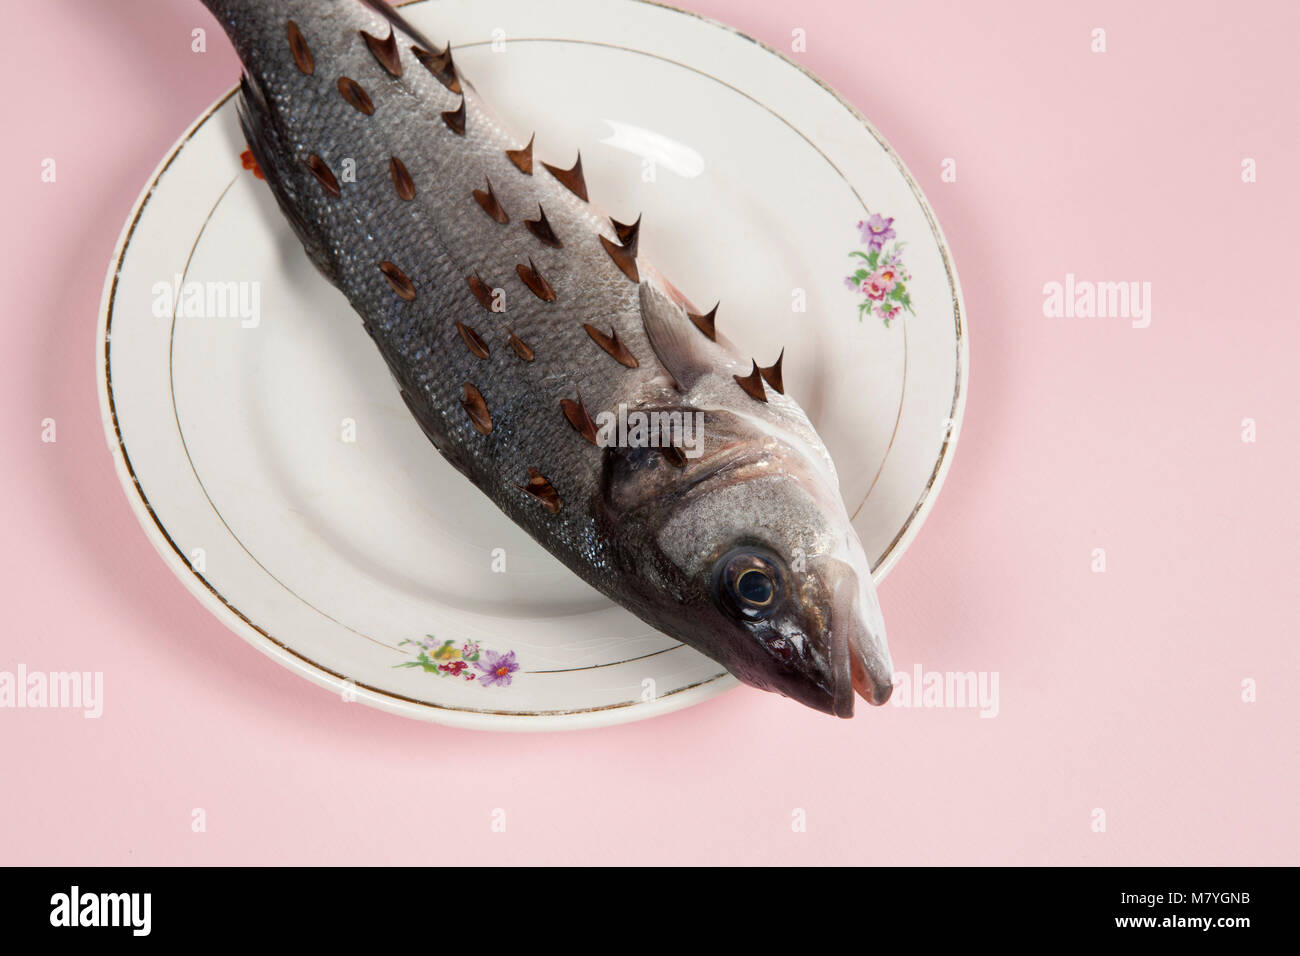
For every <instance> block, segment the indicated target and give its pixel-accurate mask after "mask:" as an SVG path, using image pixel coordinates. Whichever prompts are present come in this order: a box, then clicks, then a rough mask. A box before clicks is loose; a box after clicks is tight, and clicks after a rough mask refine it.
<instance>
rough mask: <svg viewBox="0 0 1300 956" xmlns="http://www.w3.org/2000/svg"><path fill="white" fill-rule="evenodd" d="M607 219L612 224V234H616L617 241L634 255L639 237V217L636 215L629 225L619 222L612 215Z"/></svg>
mask: <svg viewBox="0 0 1300 956" xmlns="http://www.w3.org/2000/svg"><path fill="white" fill-rule="evenodd" d="M609 221H610V222H611V223H613V224H614V234H615V235H617V236H618V241H619V242H620V243H622V244H623V246H624V247H625V248H626V249H627V250H628V251H630V252H631V253H632V255H634V256H635V255H636V244H637V241H638V240H639V239H640V238H641V217H640V216H637V217H636V222H634V223H632V224H631V225H628V224H627V223H622V222H619V221H618V220H617V219H615V218H614V217H613V216H611V217H610V219H609Z"/></svg>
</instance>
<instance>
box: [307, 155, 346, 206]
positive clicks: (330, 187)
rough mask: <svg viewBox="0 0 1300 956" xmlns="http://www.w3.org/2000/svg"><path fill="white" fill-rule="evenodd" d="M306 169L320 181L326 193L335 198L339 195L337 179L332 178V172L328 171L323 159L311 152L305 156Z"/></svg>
mask: <svg viewBox="0 0 1300 956" xmlns="http://www.w3.org/2000/svg"><path fill="white" fill-rule="evenodd" d="M307 169H308V170H310V171H311V174H312V175H313V176H315V177H316V182H318V183H320V184H321V186H323V187H324V189H325V191H326V192H327V193H329V194H330V195H331V196H333V197H334V198H335V199H338V198H339V196H340V195H341V192H340V190H339V181H338V180H337V179H335V178H334V174H333V173H332V172H330V168H329V166H327V165H326V164H325V160H323V159H321V158H320V157H319V156H317V155H316V154H315V153H312V154H311V155H310V156H308V157H307Z"/></svg>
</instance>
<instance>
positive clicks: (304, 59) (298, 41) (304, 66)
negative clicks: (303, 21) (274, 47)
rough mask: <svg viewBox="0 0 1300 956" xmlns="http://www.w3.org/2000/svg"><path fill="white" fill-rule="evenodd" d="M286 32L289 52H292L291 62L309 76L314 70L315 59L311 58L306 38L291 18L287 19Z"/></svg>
mask: <svg viewBox="0 0 1300 956" xmlns="http://www.w3.org/2000/svg"><path fill="white" fill-rule="evenodd" d="M288 33H289V52H290V53H292V54H293V62H294V63H296V64H298V69H300V70H302V71H303V72H304V73H306V74H307V75H308V76H311V75H312V73H314V72H315V70H316V61H315V59H313V58H312V55H311V47H309V46H308V45H307V38H306V37H304V36H303V35H302V31H301V30H299V29H298V24H296V23H294V22H293V21H292V20H290V21H289V28H288Z"/></svg>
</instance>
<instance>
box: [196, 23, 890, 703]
mask: <svg viewBox="0 0 1300 956" xmlns="http://www.w3.org/2000/svg"><path fill="white" fill-rule="evenodd" d="M204 3H205V5H206V6H208V8H209V9H210V10H211V11H212V12H213V13H214V14H215V15H216V16H217V18H218V20H219V21H220V22H221V24H222V26H223V28H224V29H225V30H226V32H227V33H228V35H229V36H230V37H231V40H232V41H233V43H234V45H235V48H236V51H237V53H238V54H239V57H240V60H241V62H242V64H243V67H244V73H245V77H244V80H243V83H242V93H241V102H240V118H241V123H242V125H243V127H244V132H245V134H246V136H247V137H248V140H249V146H250V149H251V150H252V152H253V154H254V157H255V158H256V160H257V163H258V165H259V166H260V168H261V171H262V172H263V173H264V175H265V177H266V179H267V182H268V184H269V185H270V186H271V188H272V191H273V193H274V194H275V197H276V199H277V201H278V203H279V205H280V207H281V209H282V211H283V212H284V213H285V215H286V217H287V218H288V220H289V222H290V224H291V225H292V226H293V228H294V230H295V232H296V233H297V235H298V237H299V239H300V240H301V241H302V243H303V246H304V248H305V250H306V251H307V253H308V255H309V256H310V257H311V259H312V261H313V262H314V263H315V264H316V265H317V267H318V268H319V269H320V270H321V272H322V273H324V275H325V276H326V277H327V278H328V279H329V280H330V281H331V282H333V283H334V284H335V285H336V286H337V287H338V288H339V289H340V290H341V291H342V292H343V293H344V294H345V295H346V297H347V298H348V300H349V302H350V303H351V304H352V306H353V307H354V308H355V310H356V311H357V312H358V314H359V315H360V316H361V318H362V320H363V322H364V324H365V327H366V330H367V331H368V333H369V334H370V336H371V338H372V339H373V340H374V341H375V344H376V345H377V346H378V348H379V350H380V352H381V354H382V355H383V357H384V359H385V361H386V362H387V364H388V366H389V368H390V370H391V371H392V373H393V377H394V378H395V380H396V382H397V385H398V387H399V388H400V390H401V393H402V397H403V399H404V400H405V402H406V404H407V406H408V407H409V408H410V410H411V412H412V414H413V415H414V416H415V418H416V419H417V421H418V422H419V423H420V425H421V427H422V429H423V430H424V432H425V433H426V435H427V436H428V437H429V438H430V440H431V441H432V442H433V443H434V445H435V446H436V447H437V448H438V450H439V451H440V452H441V453H442V454H443V455H444V456H445V457H446V458H447V459H448V460H449V461H451V462H452V464H453V465H455V466H456V467H457V468H458V469H459V470H460V471H462V472H463V473H464V474H465V475H466V476H467V477H468V478H469V479H470V480H471V481H473V482H474V483H475V484H476V485H477V486H478V487H479V488H480V489H482V490H483V491H484V492H485V493H486V494H487V495H488V496H489V497H490V498H491V499H492V500H493V501H494V502H495V503H496V504H497V505H498V507H500V508H501V509H502V510H503V511H504V512H505V513H506V514H507V515H508V516H509V517H510V518H511V519H512V520H514V521H515V522H516V523H517V524H519V525H520V526H521V527H523V528H524V529H525V530H527V531H528V532H529V533H530V534H531V535H532V536H533V537H535V538H536V539H537V540H538V541H540V542H541V543H542V544H543V545H544V546H545V547H547V549H548V550H550V551H551V553H552V554H554V555H556V556H557V557H558V558H559V559H560V560H561V561H563V562H564V563H565V564H566V565H568V566H569V567H570V568H571V569H573V570H574V571H575V572H577V573H578V574H579V575H580V576H582V577H583V578H584V579H585V580H587V581H588V582H589V583H591V584H593V585H594V586H596V587H597V588H598V589H600V590H601V591H602V592H604V593H605V594H607V595H609V596H610V597H611V598H613V599H615V600H616V601H618V602H619V603H621V604H623V605H624V606H625V607H628V608H629V609H630V610H632V611H633V612H634V613H636V614H638V615H640V616H641V617H642V618H643V619H644V620H646V621H647V622H649V623H651V624H652V625H654V626H656V627H659V628H660V629H662V630H664V631H666V632H667V633H670V634H673V635H674V636H677V637H679V638H680V639H682V640H683V641H686V642H687V643H690V644H693V645H694V646H696V647H698V648H700V649H701V650H703V651H704V652H705V653H708V654H710V655H711V656H713V657H714V658H715V659H717V660H719V661H721V662H722V663H724V664H725V665H726V666H727V667H728V668H729V669H730V670H732V672H733V673H735V674H736V675H737V676H739V677H741V679H743V680H746V681H748V682H749V683H752V684H754V685H756V686H759V687H763V688H765V689H770V690H777V691H780V692H782V693H786V694H788V695H790V696H794V697H796V698H798V699H800V700H803V702H805V703H808V704H810V705H811V706H815V707H818V708H819V709H823V710H827V711H830V712H834V713H839V714H841V715H847V714H851V713H852V698H853V687H855V686H856V687H858V689H859V692H860V693H862V694H863V695H864V696H866V697H867V698H868V699H870V700H872V701H873V702H880V699H883V697H882V695H883V696H887V695H888V694H887V689H888V686H889V674H888V673H887V672H886V671H885V669H884V668H885V663H887V660H888V652H887V650H886V649H883V648H884V645H883V629H882V628H880V627H878V626H877V625H876V623H875V621H874V620H873V621H871V622H870V624H869V626H868V624H863V623H862V621H863V620H864V619H865V618H870V617H872V615H874V617H875V618H877V619H878V617H879V611H878V605H876V602H875V595H874V591H873V590H872V589H871V582H870V572H869V568H867V566H866V559H865V556H864V555H862V554H861V546H860V544H859V543H858V542H857V537H856V535H855V534H854V533H853V531H852V528H851V527H850V526H849V523H848V518H847V515H846V514H845V513H844V508H843V503H842V501H841V500H840V498H839V494H838V487H837V482H836V478H835V475H834V468H833V465H832V464H831V462H830V458H829V455H827V453H826V451H825V448H824V446H823V445H822V444H821V441H820V439H819V438H818V437H817V435H816V433H815V431H814V430H813V429H812V426H811V425H810V424H809V423H808V421H807V418H806V416H804V414H803V412H802V411H801V410H800V409H799V407H798V405H797V404H796V403H795V402H794V401H793V400H792V399H790V398H789V397H788V396H785V395H784V388H783V384H782V381H781V374H780V364H781V363H780V360H779V359H778V360H777V362H776V363H775V364H774V365H773V366H762V367H760V366H759V364H758V363H757V362H755V361H751V360H745V361H743V362H742V361H741V359H740V358H739V353H737V352H735V351H734V349H733V348H732V347H731V346H730V343H728V342H727V341H726V340H725V338H723V337H721V336H715V334H714V329H713V324H712V322H713V313H709V314H708V316H700V315H698V314H694V312H693V307H692V306H690V305H689V303H688V302H687V301H686V300H685V298H684V297H683V296H682V295H681V294H680V293H678V292H677V291H676V290H675V289H674V288H673V287H672V286H671V284H669V283H668V282H667V281H666V280H665V279H664V278H663V277H662V276H661V275H660V274H659V273H658V272H657V271H656V270H655V269H654V267H653V265H651V264H650V263H649V261H647V259H646V258H645V257H644V256H643V255H641V254H640V241H639V240H640V218H639V217H637V218H635V219H631V220H630V221H628V222H620V221H616V220H612V219H610V218H609V217H608V216H607V215H605V214H604V213H603V212H602V211H601V210H600V209H599V208H598V206H597V205H596V204H595V203H594V202H592V201H589V200H588V198H587V197H586V186H585V181H584V179H583V177H582V174H581V162H582V159H581V157H580V156H579V155H578V154H577V153H576V151H574V150H572V149H571V148H569V147H563V146H562V145H560V144H549V143H547V142H545V140H544V139H542V140H541V141H535V140H534V139H528V138H525V137H521V136H519V135H518V134H517V133H515V132H512V131H508V130H506V129H504V128H503V127H502V126H501V125H500V124H499V123H498V122H497V121H496V120H495V119H494V118H493V117H492V115H491V113H490V111H489V110H488V108H487V107H486V105H485V104H484V103H483V102H482V101H481V99H480V98H479V96H478V94H477V92H476V91H475V89H474V87H473V85H472V83H471V82H470V81H469V79H468V78H466V77H465V76H464V75H463V74H462V73H461V72H460V70H459V68H457V67H455V66H454V65H452V64H453V53H452V51H451V47H450V45H447V46H446V47H445V48H442V47H438V46H436V45H434V44H433V43H432V42H431V41H429V40H428V39H427V38H425V37H424V36H423V35H421V34H420V33H419V32H418V31H416V30H414V29H413V28H411V27H410V26H409V25H408V24H406V23H405V21H403V20H402V18H401V17H400V15H399V14H397V13H396V12H394V11H393V10H392V9H391V8H389V7H387V5H386V4H383V3H381V2H379V0H269V2H259V0H204ZM457 90H458V91H459V92H457ZM526 144H527V145H526ZM556 154H560V157H559V158H557V156H556ZM529 160H531V170H530V171H527V167H528V165H529ZM521 167H524V168H521ZM543 217H544V220H545V222H546V223H548V224H549V229H550V233H553V235H554V236H555V237H556V238H557V239H558V246H557V244H556V243H554V242H548V241H546V240H547V239H548V238H549V237H550V233H547V232H546V230H545V229H544V228H542V227H539V226H538V225H537V223H539V222H540V221H541V220H542V219H543ZM503 220H504V221H503ZM529 221H532V223H533V225H532V226H530V225H529ZM521 270H522V272H521ZM494 300H500V301H501V303H502V305H503V306H504V307H503V308H502V309H501V310H500V311H497V310H496V309H494V308H490V307H488V306H489V305H491V304H492V301H494ZM688 309H690V310H692V311H691V313H690V314H688V311H687V310H688ZM512 337H513V338H512ZM715 338H716V341H715ZM485 351H486V355H484V352H485ZM521 352H522V353H523V356H521ZM524 356H531V361H530V360H526V358H525V357H524ZM620 406H621V407H623V408H629V409H634V410H657V411H669V412H675V413H678V414H682V413H696V412H698V413H699V414H700V415H701V416H705V421H707V422H708V424H709V429H708V433H707V435H706V437H705V441H704V443H703V446H702V448H701V449H699V450H698V451H699V452H700V456H699V458H698V460H696V459H695V458H694V457H693V456H691V457H688V454H687V452H684V451H683V450H682V449H675V450H672V451H665V452H660V451H659V450H657V449H646V448H643V447H612V446H610V445H609V443H608V442H601V443H600V444H597V443H594V442H593V441H592V440H591V435H590V434H587V435H585V436H584V434H583V428H584V426H585V419H584V417H583V413H584V412H585V413H587V414H589V415H590V416H598V415H599V414H600V413H601V412H604V411H612V410H614V409H616V408H619V407H620ZM587 431H588V432H589V431H590V429H587ZM773 482H775V483H776V488H777V489H778V491H777V492H774V491H773V488H772V483H773ZM736 489H740V491H742V492H744V494H743V495H742V496H741V497H740V498H739V499H737V500H736V501H734V502H732V501H731V498H732V497H733V496H734V495H735V494H736ZM723 500H726V501H728V502H730V504H729V505H728V507H727V509H725V510H721V511H720V510H719V509H718V502H721V501H723ZM759 502H761V503H762V507H761V510H762V512H763V513H762V514H755V513H753V511H754V509H755V508H756V507H757V504H758V503H759ZM810 502H812V503H810ZM747 510H748V511H750V512H751V513H750V514H749V515H748V517H745V518H743V519H738V518H737V517H736V515H737V514H738V513H744V512H746V511H747ZM688 514H695V515H697V517H698V521H699V522H703V523H706V524H713V525H716V526H717V530H718V535H717V537H718V540H716V541H714V540H711V536H710V535H709V534H707V533H705V534H699V533H698V532H699V531H700V530H701V528H698V527H697V528H696V529H694V531H692V530H689V527H688V526H685V527H684V526H683V525H682V524H681V521H682V520H683V516H685V515H688ZM669 529H675V530H671V531H670V530H669ZM795 552H798V553H799V554H801V555H807V556H810V557H811V558H812V559H813V561H814V564H815V565H816V567H817V569H818V570H816V571H806V570H802V569H800V568H798V567H796V566H795V564H793V563H792V562H791V556H792V555H793V554H794V553H795ZM724 557H725V560H726V562H727V563H726V565H725V567H723V566H721V565H719V564H718V562H719V561H722V560H723V559H724ZM746 573H748V574H749V575H750V576H749V577H748V578H746V579H745V580H746V581H748V582H749V584H748V585H747V587H746V588H745V589H741V590H738V587H739V585H738V583H737V582H739V581H740V578H741V576H743V575H744V574H746ZM754 574H759V575H760V576H761V577H762V581H760V580H759V579H758V578H755V577H753V575H754ZM850 579H851V580H852V583H851V584H846V583H845V582H846V581H849V580H850ZM764 581H765V582H767V583H768V584H769V585H771V590H770V591H768V590H764V589H763V587H761V585H762V584H763V582H764ZM756 582H757V584H758V585H759V588H758V590H757V591H756V590H755V583H756ZM864 582H865V583H864ZM777 592H779V594H780V600H779V602H778V601H777V599H776V598H775V597H774V596H773V595H774V594H776V593H777ZM841 592H842V593H841ZM754 594H759V595H760V596H761V595H764V594H766V595H767V596H768V599H769V604H771V605H772V607H771V608H768V609H764V608H755V607H750V606H748V605H745V601H746V600H748V599H749V598H748V597H746V595H749V596H750V597H752V596H753V595H754ZM837 595H838V596H837ZM737 601H739V602H740V605H737V603H736V602H737ZM845 601H847V602H848V604H849V609H848V610H843V609H841V610H840V611H836V612H835V614H838V615H839V618H838V620H840V621H841V624H839V625H837V626H835V627H832V626H831V624H830V620H831V617H832V616H833V615H832V613H831V610H830V608H831V606H832V605H836V603H837V602H839V603H844V602H845ZM760 611H762V612H763V613H760ZM854 622H856V624H855V623H854ZM854 626H857V627H858V631H861V632H862V633H861V634H858V635H857V637H854V636H853V635H852V634H851V633H850V632H851V631H853V627H854ZM877 630H878V631H879V635H878V636H877V635H876V634H875V633H874V631H877ZM868 631H870V632H873V633H870V634H868V633H867V632H868ZM863 635H866V636H863ZM855 662H856V663H855ZM859 671H862V673H863V674H865V675H867V676H865V677H862V678H861V680H859V677H858V672H859ZM882 688H883V690H882ZM846 695H847V702H846ZM846 711H847V714H846V713H845V712H846Z"/></svg>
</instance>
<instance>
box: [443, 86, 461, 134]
mask: <svg viewBox="0 0 1300 956" xmlns="http://www.w3.org/2000/svg"><path fill="white" fill-rule="evenodd" d="M442 121H443V122H444V123H446V124H447V128H448V129H449V130H451V131H452V132H453V133H455V134H456V135H457V136H464V135H465V94H464V93H462V94H461V96H460V106H458V107H456V108H455V109H454V110H447V111H446V112H444V113H443V114H442Z"/></svg>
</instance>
